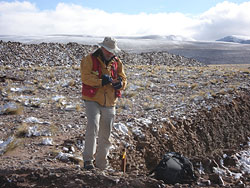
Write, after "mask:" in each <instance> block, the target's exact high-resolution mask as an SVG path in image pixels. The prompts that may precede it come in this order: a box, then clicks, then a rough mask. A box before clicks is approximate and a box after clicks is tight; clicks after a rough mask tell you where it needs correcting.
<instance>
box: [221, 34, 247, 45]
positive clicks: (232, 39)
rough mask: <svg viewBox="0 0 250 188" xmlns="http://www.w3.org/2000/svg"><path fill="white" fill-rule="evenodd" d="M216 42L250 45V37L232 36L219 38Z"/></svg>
mask: <svg viewBox="0 0 250 188" xmlns="http://www.w3.org/2000/svg"><path fill="white" fill-rule="evenodd" d="M217 41H223V42H235V43H240V44H250V37H247V36H237V35H232V36H227V37H224V38H221V39H219V40H217Z"/></svg>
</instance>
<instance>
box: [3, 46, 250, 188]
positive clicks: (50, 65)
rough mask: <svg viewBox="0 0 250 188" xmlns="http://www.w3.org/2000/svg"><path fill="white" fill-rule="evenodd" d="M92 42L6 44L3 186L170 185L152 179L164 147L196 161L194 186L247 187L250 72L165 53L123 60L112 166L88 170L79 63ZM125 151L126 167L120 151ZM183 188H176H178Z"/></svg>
mask: <svg viewBox="0 0 250 188" xmlns="http://www.w3.org/2000/svg"><path fill="white" fill-rule="evenodd" d="M95 48H96V46H84V45H79V44H77V43H68V44H59V43H41V44H36V45H35V44H29V45H28V44H22V43H15V42H0V65H1V72H0V117H1V120H0V154H1V155H2V156H1V158H0V185H3V187H15V186H16V187H34V186H37V187H39V186H40V187H56V186H57V187H111V186H113V187H165V186H166V185H164V184H163V183H162V182H161V181H157V180H155V179H153V178H152V177H149V176H147V173H148V172H149V171H150V170H151V169H152V168H154V167H155V166H156V164H157V162H159V160H160V159H161V157H162V155H163V154H164V153H165V152H167V151H176V152H180V153H182V154H183V155H185V156H187V157H189V158H190V159H191V160H192V162H193V163H194V166H195V170H196V173H197V175H198V176H199V180H198V181H197V182H196V183H194V184H193V185H192V187H206V186H207V187H211V186H212V187H213V186H214V187H216V186H218V185H225V186H228V187H229V186H239V187H240V186H241V187H244V186H249V171H247V170H245V168H244V166H242V164H243V163H242V159H243V154H244V160H245V161H247V160H249V159H248V158H247V155H245V152H243V153H241V152H240V151H241V150H242V151H247V150H248V144H247V142H248V137H249V135H250V134H249V133H250V130H249V124H250V122H249V120H250V112H249V111H250V103H249V101H250V89H249V88H250V82H249V74H250V69H249V67H247V66H245V67H238V68H237V67H236V68H235V67H225V66H206V65H203V64H202V63H199V62H197V61H195V60H193V59H188V58H185V57H181V56H178V55H174V54H169V53H167V52H151V53H141V54H131V53H129V54H127V53H125V52H123V53H122V54H121V55H120V57H121V59H122V60H123V62H124V64H125V68H126V73H127V76H128V87H127V89H126V91H125V92H123V97H122V98H121V100H119V102H118V105H117V119H116V123H115V125H114V129H113V132H112V142H113V146H112V148H111V153H110V156H109V157H110V164H111V166H112V167H113V168H114V169H115V170H116V172H101V171H98V170H96V171H92V172H89V171H82V170H81V167H82V157H81V155H82V154H81V153H82V151H83V148H84V133H85V126H86V115H85V106H84V104H83V103H82V101H81V80H80V70H79V66H80V60H81V58H82V57H83V56H84V55H86V54H87V53H89V52H92V51H93V50H94V49H95ZM124 148H126V149H127V166H126V167H127V171H126V174H123V173H122V170H121V155H122V151H123V150H124ZM182 186H183V187H185V186H187V185H179V187H182Z"/></svg>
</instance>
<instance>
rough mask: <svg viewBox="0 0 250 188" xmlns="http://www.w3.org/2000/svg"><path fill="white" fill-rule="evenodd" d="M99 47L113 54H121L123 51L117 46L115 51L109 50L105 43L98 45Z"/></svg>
mask: <svg viewBox="0 0 250 188" xmlns="http://www.w3.org/2000/svg"><path fill="white" fill-rule="evenodd" d="M98 44H99V46H101V47H103V48H105V49H106V50H108V51H109V52H111V53H113V54H118V53H120V52H121V49H120V48H118V47H117V46H116V47H115V48H114V49H113V48H109V47H107V46H105V45H104V44H103V43H98Z"/></svg>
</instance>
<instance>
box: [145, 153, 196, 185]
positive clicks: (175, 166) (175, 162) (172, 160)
mask: <svg viewBox="0 0 250 188" xmlns="http://www.w3.org/2000/svg"><path fill="white" fill-rule="evenodd" d="M153 173H154V178H156V179H158V180H163V181H164V183H166V184H175V183H188V184H191V183H192V182H194V181H195V180H196V179H197V177H196V175H195V173H194V168H193V164H192V163H191V161H190V160H189V159H188V158H186V157H184V156H183V155H181V154H179V153H176V152H168V153H166V154H165V155H164V156H163V159H162V160H161V161H160V162H159V164H158V165H157V166H156V168H155V169H153V170H152V171H151V172H150V173H149V174H150V175H151V174H153Z"/></svg>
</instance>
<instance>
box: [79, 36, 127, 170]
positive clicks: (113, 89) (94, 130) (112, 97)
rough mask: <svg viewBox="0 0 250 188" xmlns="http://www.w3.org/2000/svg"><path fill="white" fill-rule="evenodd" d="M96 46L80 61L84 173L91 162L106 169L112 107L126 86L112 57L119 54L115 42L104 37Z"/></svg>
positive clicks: (114, 57) (117, 62)
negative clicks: (84, 129) (83, 125)
mask: <svg viewBox="0 0 250 188" xmlns="http://www.w3.org/2000/svg"><path fill="white" fill-rule="evenodd" d="M99 45H100V47H99V48H98V49H97V50H96V51H95V52H94V53H92V54H89V55H87V56H86V57H84V58H83V59H82V62H81V79H82V98H83V100H84V102H85V107H86V115H87V128H86V133H85V148H84V152H83V160H84V168H85V169H87V170H90V169H93V168H94V167H95V166H94V163H93V162H94V160H95V165H96V167H97V168H100V169H106V168H107V167H108V160H107V156H108V153H109V148H110V146H111V143H110V136H111V130H112V126H113V123H114V118H115V105H116V102H117V100H118V98H119V97H120V96H121V90H124V89H125V87H126V84H127V78H126V75H125V72H124V68H123V64H122V62H121V61H120V59H119V58H118V57H116V56H115V54H117V53H118V52H120V49H119V48H118V47H117V43H116V40H115V39H114V38H112V37H105V38H104V40H103V42H102V43H99ZM97 137H98V147H96V146H97ZM94 156H95V157H94Z"/></svg>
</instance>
